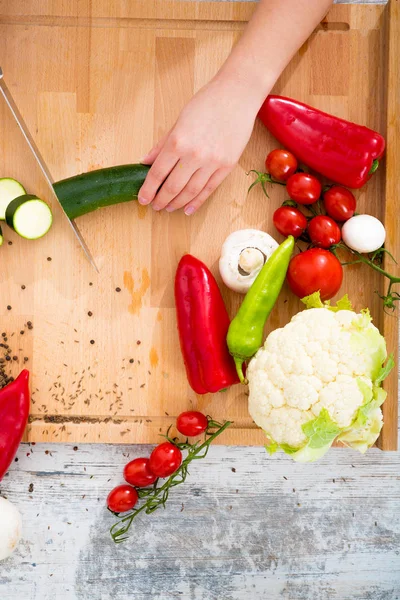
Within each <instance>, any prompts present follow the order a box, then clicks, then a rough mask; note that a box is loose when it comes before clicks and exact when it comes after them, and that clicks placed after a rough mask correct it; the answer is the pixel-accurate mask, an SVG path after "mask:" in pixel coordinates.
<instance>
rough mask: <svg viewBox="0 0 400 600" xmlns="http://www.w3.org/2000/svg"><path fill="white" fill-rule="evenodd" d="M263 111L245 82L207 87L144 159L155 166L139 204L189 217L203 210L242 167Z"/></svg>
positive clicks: (218, 82) (214, 82) (221, 82)
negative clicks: (181, 211) (240, 163)
mask: <svg viewBox="0 0 400 600" xmlns="http://www.w3.org/2000/svg"><path fill="white" fill-rule="evenodd" d="M258 108H259V102H257V101H252V98H251V94H249V89H248V88H247V89H246V85H244V84H243V83H242V82H231V81H226V80H221V79H217V78H216V79H214V80H212V81H211V82H210V83H209V84H207V85H206V86H205V87H204V88H202V89H201V90H200V91H199V92H198V93H197V94H196V95H195V96H194V97H193V98H192V99H191V100H190V102H189V103H188V104H187V105H186V106H185V108H184V109H183V110H182V112H181V114H180V115H179V118H178V120H177V122H176V123H175V125H174V127H173V128H172V129H171V131H169V133H168V134H167V135H165V136H164V137H163V138H162V139H161V140H160V141H159V142H158V144H157V145H156V146H155V147H154V148H153V149H152V150H151V151H150V152H149V153H148V154H147V155H146V156H145V157H144V158H143V159H142V161H141V162H143V163H145V164H151V165H152V167H151V169H150V171H149V173H148V175H147V177H146V181H145V182H144V184H143V186H142V188H141V189H140V191H139V202H140V204H144V205H146V204H151V206H152V207H153V209H154V210H162V209H163V208H165V209H166V210H167V211H168V212H172V211H174V210H177V209H179V208H183V207H185V213H186V214H187V215H191V214H193V213H194V212H195V211H196V210H198V208H200V206H201V205H202V204H203V203H204V202H205V201H206V200H207V198H208V196H209V195H210V194H212V192H213V191H214V190H215V189H216V188H217V187H218V186H219V185H220V183H221V182H222V181H223V180H224V179H225V177H226V176H227V175H228V174H229V173H230V172H231V171H232V169H233V168H234V166H235V165H236V163H237V162H238V160H239V158H240V156H241V154H242V152H243V150H244V148H245V146H246V144H247V142H248V141H249V138H250V135H251V132H252V129H253V125H254V121H255V118H256V115H257V111H258ZM160 186H161V188H160ZM159 188H160V189H159ZM157 190H158V192H157Z"/></svg>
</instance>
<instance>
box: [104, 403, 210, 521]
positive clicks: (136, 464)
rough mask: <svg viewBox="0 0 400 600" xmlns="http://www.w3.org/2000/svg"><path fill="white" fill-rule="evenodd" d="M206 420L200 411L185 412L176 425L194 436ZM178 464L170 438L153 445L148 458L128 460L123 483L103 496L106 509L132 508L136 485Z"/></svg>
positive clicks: (144, 484)
mask: <svg viewBox="0 0 400 600" xmlns="http://www.w3.org/2000/svg"><path fill="white" fill-rule="evenodd" d="M208 423H209V421H208V418H207V417H206V416H205V415H203V414H202V413H200V412H196V411H188V412H184V413H182V414H180V415H179V417H178V418H177V420H176V428H177V430H178V431H179V433H181V434H182V435H184V436H186V437H194V436H197V435H200V434H202V433H204V432H205V431H206V430H207V428H208ZM181 464H182V452H181V450H180V449H179V448H178V446H177V445H175V444H174V443H173V442H171V441H166V442H163V443H162V444H159V445H158V446H156V447H155V448H154V450H153V451H152V453H151V454H150V457H149V458H145V457H140V458H135V459H134V460H131V461H130V462H129V463H128V464H127V465H125V468H124V479H125V481H126V482H127V483H126V484H123V485H119V486H117V487H115V488H114V489H113V490H111V492H110V493H109V494H108V497H107V506H108V508H109V509H110V510H111V511H113V512H116V513H122V512H126V511H129V510H132V508H133V507H134V506H135V505H136V503H137V501H138V500H139V493H138V491H137V489H138V488H145V487H148V486H151V485H153V484H154V483H155V482H156V481H157V479H158V478H159V477H160V478H164V477H169V476H170V475H172V474H173V473H175V471H177V469H179V467H180V466H181ZM128 484H129V485H128Z"/></svg>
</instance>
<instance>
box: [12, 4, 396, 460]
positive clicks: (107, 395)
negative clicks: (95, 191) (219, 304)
mask: <svg viewBox="0 0 400 600" xmlns="http://www.w3.org/2000/svg"><path fill="white" fill-rule="evenodd" d="M396 4H397V3H396ZM253 10H254V6H253V5H252V4H250V3H240V2H239V3H208V2H202V3H200V4H197V3H191V2H170V1H166V2H156V1H155V0H146V1H144V0H135V1H132V2H118V3H110V2H106V1H105V0H94V1H92V2H82V3H65V2H63V1H62V0H54V1H52V2H47V1H46V2H38V1H37V0H36V1H34V0H27V1H22V0H15V1H14V2H13V3H9V2H1V1H0V55H1V56H2V67H3V70H4V72H5V75H6V80H7V82H8V85H9V87H10V88H11V90H12V92H13V94H14V96H15V98H16V100H17V102H18V104H19V106H20V109H21V112H22V113H23V115H24V117H25V119H26V121H27V123H28V125H29V127H30V129H31V130H32V132H33V133H34V135H35V138H36V140H37V142H38V145H39V147H40V149H41V151H42V153H43V155H44V157H45V159H46V161H47V162H48V164H49V166H50V168H51V170H52V172H53V174H54V176H55V178H56V179H60V178H63V177H67V176H70V175H73V174H75V173H78V172H83V171H87V170H91V169H94V168H99V167H103V166H109V165H110V164H121V163H128V162H135V161H137V160H138V159H139V158H140V156H142V155H143V154H144V153H145V152H146V151H147V150H148V149H149V148H150V147H151V146H152V144H153V142H154V141H155V140H157V139H158V138H159V136H160V135H162V134H163V133H164V132H165V131H167V130H168V128H169V127H171V126H172V124H173V123H174V120H175V119H176V116H177V114H178V113H179V110H180V108H182V106H183V105H184V104H185V102H186V101H187V100H188V98H189V97H190V96H191V95H192V93H193V92H195V91H196V90H197V89H199V88H200V87H201V86H202V85H204V84H205V83H206V82H207V81H208V80H209V78H210V77H211V76H212V75H213V74H214V73H215V72H216V71H217V69H218V67H219V65H220V64H221V63H222V62H223V60H224V58H225V57H226V56H227V55H228V54H229V52H230V49H231V47H232V44H233V43H234V41H235V39H236V38H237V35H238V32H240V30H242V29H243V27H244V26H245V23H246V21H247V20H248V18H249V17H250V15H251V13H252V11H253ZM387 22H388V10H387V9H386V8H385V7H384V6H368V7H367V6H365V7H360V6H335V7H333V9H332V10H331V12H330V13H329V15H328V17H327V18H326V19H325V20H324V22H323V23H322V25H321V26H320V27H319V28H318V29H317V31H316V32H315V33H314V34H313V35H312V36H311V38H310V40H309V41H308V42H307V43H306V44H305V46H303V48H302V49H301V50H300V52H299V53H298V55H297V56H296V57H295V58H294V59H293V61H292V62H291V64H290V65H289V66H288V68H287V69H286V71H285V72H284V73H283V75H282V77H281V78H280V80H279V81H278V83H277V85H276V88H275V91H276V92H277V93H282V94H286V95H289V96H294V97H297V98H299V99H300V100H303V101H305V102H309V103H310V104H313V105H315V106H317V107H319V108H321V109H325V110H328V111H331V112H333V113H335V114H337V115H338V116H341V117H345V118H347V117H348V118H350V119H352V120H354V121H359V122H362V123H365V124H366V125H368V126H370V127H374V128H376V129H378V130H379V131H382V133H386V124H387V123H388V124H389V125H391V121H390V120H387V119H386V104H385V101H386V100H385V97H384V89H385V85H386V83H387V82H386V78H385V71H386V60H387V57H386V46H385V44H386V34H387ZM390 27H391V30H390V31H391V32H392V31H394V32H395V33H394V34H391V39H392V35H394V37H395V38H396V31H397V29H396V28H398V19H397V15H396V10H395V9H393V8H392V19H391V26H390ZM397 39H398V35H397ZM391 43H393V42H391ZM395 43H396V42H395ZM21 48H24V53H23V54H21ZM392 56H396V47H395V48H394V52H393V51H392ZM390 65H391V66H390V72H389V77H391V80H390V81H391V82H392V83H391V86H390V87H389V90H390V93H392V92H391V90H392V88H393V87H394V86H395V80H396V76H395V69H396V64H395V62H394V59H392V63H390ZM390 73H391V75H390ZM396 93H398V92H396ZM397 101H398V95H397V96H393V98H392V97H391V96H390V95H389V113H390V114H394V107H395V106H396V102H397ZM391 107H392V108H391ZM0 111H1V114H0V117H1V124H0V128H1V130H0V131H1V135H0V140H1V141H0V143H1V145H2V150H3V152H2V156H1V159H0V168H1V173H2V174H4V175H8V176H14V177H16V178H17V179H20V180H21V181H22V182H23V183H24V184H25V186H26V187H27V188H28V189H29V191H34V192H36V193H39V194H41V195H42V196H43V197H44V198H45V199H47V200H49V194H48V191H47V190H46V186H45V184H44V182H43V181H42V179H41V176H40V173H39V172H38V170H37V168H36V167H35V165H34V164H33V163H32V159H31V158H30V156H29V155H28V153H27V150H26V148H25V147H24V145H23V143H22V141H21V139H20V138H19V135H18V131H16V128H15V126H14V124H13V123H11V122H10V119H9V117H8V115H7V114H6V113H5V111H4V107H0ZM390 111H392V112H390ZM393 131H394V130H393V129H392V133H391V135H392V136H394V137H396V136H395V134H394V133H393ZM274 146H276V142H274V140H273V139H272V138H271V136H270V135H269V134H268V132H267V131H266V130H265V129H264V128H263V127H262V126H261V125H260V124H259V123H257V124H256V127H255V130H254V134H253V136H252V139H251V140H250V143H249V145H248V147H247V149H246V151H245V153H244V154H243V156H242V158H241V161H240V164H239V166H238V167H237V168H236V169H235V171H234V172H233V173H232V175H231V176H230V177H229V179H228V180H227V181H226V183H224V185H223V186H221V188H220V189H219V190H218V191H217V192H216V193H215V194H214V196H213V198H212V200H210V201H209V202H208V203H207V205H206V206H205V207H204V208H203V209H202V210H201V211H200V212H199V214H198V215H196V216H195V217H194V218H190V219H188V218H187V217H185V216H184V215H182V214H171V215H164V214H162V215H160V214H153V213H152V211H151V210H147V209H143V208H140V207H138V206H137V204H136V203H132V204H130V205H129V204H128V205H124V206H120V207H110V208H108V209H104V210H102V211H99V212H98V213H95V214H91V215H87V216H85V217H83V218H81V219H80V220H79V226H80V228H81V230H82V233H83V235H84V237H85V239H86V240H87V241H88V244H89V246H90V248H91V250H92V252H93V254H94V256H95V259H96V262H97V263H98V265H99V266H100V269H101V273H100V276H96V274H95V273H94V272H93V271H92V270H91V267H90V265H89V264H88V263H87V262H86V261H85V259H84V256H83V255H82V253H81V252H80V251H79V249H78V248H77V247H76V244H75V242H74V240H73V239H72V236H71V234H70V231H69V229H68V226H67V224H66V223H65V221H64V220H63V218H62V215H61V214H60V211H59V210H58V209H57V207H54V211H55V225H54V227H53V229H52V230H51V232H50V234H49V235H48V236H46V237H45V238H44V239H43V240H40V241H37V242H35V243H34V244H29V243H27V242H24V241H21V240H17V239H16V236H15V235H13V234H12V233H9V232H8V231H7V234H6V235H7V240H8V239H9V240H10V241H12V242H13V245H12V246H6V247H5V248H4V249H3V250H5V251H6V252H7V254H6V259H7V260H6V262H5V263H4V264H5V267H4V273H3V288H2V290H3V291H2V294H3V295H2V298H3V303H2V305H1V306H0V314H3V315H7V321H5V322H6V323H7V331H8V332H9V334H10V335H11V333H13V332H14V330H15V331H19V330H20V329H21V327H22V326H23V324H24V323H25V322H26V321H27V320H29V319H30V320H32V321H33V323H34V329H33V330H32V331H28V332H27V334H26V335H25V336H21V337H22V341H21V343H20V346H19V347H20V348H21V352H20V355H21V356H22V355H23V354H24V353H27V354H28V353H29V357H30V359H31V364H32V371H33V373H34V379H33V390H34V394H33V407H32V415H31V424H30V426H29V428H28V431H27V439H29V440H34V441H39V440H46V441H50V440H55V441H66V440H67V441H68V440H74V441H87V442H89V441H102V442H128V441H129V442H137V443H139V442H141V443H143V442H154V441H155V440H156V439H157V435H158V433H159V430H160V427H162V425H163V423H164V419H165V418H166V417H167V414H166V413H168V415H169V416H171V417H172V416H174V415H176V414H178V413H179V412H180V411H182V410H184V409H187V408H189V407H198V408H200V409H202V410H205V411H207V412H209V413H212V414H213V416H214V417H215V418H229V419H233V420H234V421H235V426H234V428H233V429H232V431H231V432H230V433H229V434H227V436H226V437H225V440H224V443H232V444H234V443H236V444H237V443H240V444H261V443H262V440H263V436H262V434H261V432H258V431H257V432H256V431H255V429H254V425H253V424H252V421H251V419H250V418H249V417H248V414H247V397H246V393H245V390H244V389H242V388H240V387H235V388H233V389H232V390H231V391H229V392H228V393H224V394H217V395H215V396H205V397H198V396H196V395H195V394H194V393H193V392H192V391H191V390H190V389H189V388H188V385H187V381H186V377H185V373H184V369H183V364H182V361H181V359H180V356H179V354H178V350H177V348H178V341H177V333H176V326H175V318H174V309H173V296H172V277H173V273H174V270H175V266H176V264H177V261H178V259H179V258H180V256H181V255H182V253H184V252H186V251H190V252H192V253H193V254H195V255H197V256H198V257H199V258H201V259H202V260H204V261H205V262H206V263H207V264H209V265H210V266H211V267H212V270H213V272H214V273H215V274H216V275H217V276H218V274H217V268H216V267H217V260H218V256H219V250H220V247H221V244H222V242H223V240H224V239H225V237H226V236H227V235H228V234H229V233H230V232H231V231H232V230H234V229H239V228H241V227H262V228H265V229H266V230H271V217H272V213H273V210H274V209H275V208H276V207H277V206H278V205H279V203H280V201H281V200H282V199H283V198H284V193H283V191H282V190H274V191H273V196H272V201H271V202H270V203H266V201H265V198H264V197H263V195H262V193H261V191H259V190H257V191H254V192H252V194H251V196H249V197H248V198H247V196H246V190H247V188H248V185H249V178H248V177H247V175H246V172H247V171H248V170H249V169H250V168H259V169H261V168H262V167H263V157H264V156H265V154H266V152H267V151H268V150H269V149H271V148H273V147H274ZM393 148H395V146H394V144H393ZM397 156H398V153H397ZM395 161H396V155H395V150H393V151H392V153H391V154H390V156H388V169H389V172H390V173H394V169H395ZM384 179H385V174H384V171H383V169H382V170H380V171H379V172H378V173H377V174H376V175H375V176H374V178H373V180H372V181H371V182H370V183H369V184H368V186H367V188H366V189H365V190H363V191H362V192H360V193H359V194H358V198H359V206H360V208H361V209H362V210H365V211H366V212H371V213H372V214H375V215H376V216H378V217H381V218H383V217H384V211H385V203H384V202H383V198H384V194H385V189H384ZM392 180H393V181H394V178H393V177H392ZM392 185H394V184H392ZM390 190H391V193H390V194H389V193H388V191H389V188H387V198H388V202H387V203H386V210H387V211H395V208H394V200H395V198H396V197H397V195H396V194H395V193H393V192H394V189H393V187H392V188H390ZM390 203H391V204H390ZM388 206H389V207H388ZM390 214H391V213H387V217H388V215H389V218H390ZM392 222H393V228H392V229H393V231H391V234H390V238H391V241H390V244H391V247H392V248H395V246H396V244H398V237H396V236H398V233H396V228H395V227H394V219H392ZM210 232H211V234H210ZM48 258H51V259H52V260H47V259H48ZM218 279H219V278H218ZM22 284H24V285H26V289H25V290H24V291H22V290H21V285H22ZM117 289H118V290H121V291H117ZM343 289H346V291H347V292H348V293H349V295H350V297H351V298H352V299H353V301H354V303H355V306H356V308H361V307H363V306H366V305H368V306H369V307H370V308H371V312H372V314H373V316H374V320H375V323H376V324H377V325H378V326H380V327H381V328H384V333H385V335H386V336H387V337H388V342H389V347H390V350H393V351H395V349H396V346H397V344H396V335H397V330H396V321H395V320H394V319H391V320H390V319H385V320H384V319H383V316H382V309H381V304H380V301H379V299H378V297H377V296H376V295H375V294H374V293H373V292H374V290H380V291H382V290H383V288H382V282H381V281H380V279H379V278H378V277H377V276H376V274H374V273H372V272H369V271H367V270H366V269H364V268H363V269H361V268H358V267H356V268H354V269H348V270H347V274H346V278H345V282H344V286H343ZM224 296H225V299H226V302H227V305H228V307H229V310H230V311H231V314H233V313H234V311H235V310H236V308H237V307H238V305H239V301H240V299H239V297H237V296H235V295H233V294H229V293H227V291H226V290H224ZM282 300H283V301H285V300H287V302H281V303H280V304H279V305H278V306H277V307H276V309H275V310H274V312H273V314H272V315H271V319H270V322H269V330H270V329H271V328H275V327H277V326H280V325H282V324H284V323H286V322H287V321H288V319H289V318H290V317H291V316H292V315H293V314H294V313H295V312H297V310H298V309H299V303H298V301H297V300H296V299H294V298H293V296H291V295H290V294H289V292H288V290H287V289H285V290H284V292H283V297H282ZM7 304H9V305H11V306H12V319H10V318H9V316H10V315H9V311H7V309H6V306H7ZM89 312H90V313H92V315H91V316H89V315H88V313H89ZM155 356H157V361H156V360H155V359H154V357H155ZM131 360H133V361H134V362H133V363H132V362H130V361H131ZM18 368H19V364H18V363H17V364H15V365H14V369H15V371H17V370H18ZM389 392H390V394H389V398H388V400H387V402H386V409H385V410H386V413H385V419H386V425H385V427H384V430H383V434H382V447H384V448H385V449H393V448H395V447H396V433H395V429H394V425H393V424H394V423H395V421H396V407H397V394H396V390H395V376H394V375H393V378H392V379H391V380H390V383H389ZM221 441H222V440H221Z"/></svg>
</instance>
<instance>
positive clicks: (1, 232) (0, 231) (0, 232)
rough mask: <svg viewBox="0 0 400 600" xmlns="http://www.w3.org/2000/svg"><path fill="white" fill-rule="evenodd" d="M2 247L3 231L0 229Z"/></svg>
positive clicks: (0, 244)
mask: <svg viewBox="0 0 400 600" xmlns="http://www.w3.org/2000/svg"><path fill="white" fill-rule="evenodd" d="M2 245H3V230H2V228H1V227H0V246H2Z"/></svg>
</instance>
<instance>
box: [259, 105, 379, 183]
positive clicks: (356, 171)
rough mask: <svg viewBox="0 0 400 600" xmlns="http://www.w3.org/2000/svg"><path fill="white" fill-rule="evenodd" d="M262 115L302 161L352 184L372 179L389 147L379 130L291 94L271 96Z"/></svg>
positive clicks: (267, 124)
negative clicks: (318, 107) (323, 109)
mask: <svg viewBox="0 0 400 600" xmlns="http://www.w3.org/2000/svg"><path fill="white" fill-rule="evenodd" d="M258 116H259V117H260V119H261V121H262V122H263V123H264V125H266V127H268V129H269V130H270V132H271V133H272V135H273V136H274V137H276V139H277V140H278V141H279V142H280V143H281V144H282V145H283V146H284V147H285V148H286V149H288V150H290V151H291V152H293V154H294V155H295V156H296V158H298V160H299V161H300V162H303V163H304V164H306V165H308V166H309V167H310V168H311V169H313V170H314V171H317V173H320V174H321V175H324V176H325V177H327V178H328V179H330V180H331V181H334V182H336V183H340V184H341V185H345V186H346V187H349V188H356V189H357V188H360V187H362V186H363V185H364V184H365V183H366V182H367V181H368V179H369V178H370V177H371V175H372V173H374V172H375V171H376V169H377V168H378V164H379V160H380V159H381V158H382V155H383V152H384V150H385V140H384V138H383V137H382V136H381V135H380V134H379V133H377V132H376V131H372V129H368V128H367V127H363V126H362V125H356V124H355V123H350V121H345V120H344V119H339V118H338V117H334V116H333V115H329V114H327V113H324V112H322V111H320V110H317V109H316V108H312V107H311V106H307V104H303V103H302V102H297V101H296V100H292V99H291V98H284V97H283V96H268V97H267V99H266V100H265V102H264V104H263V105H262V107H261V109H260V112H259V113H258Z"/></svg>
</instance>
